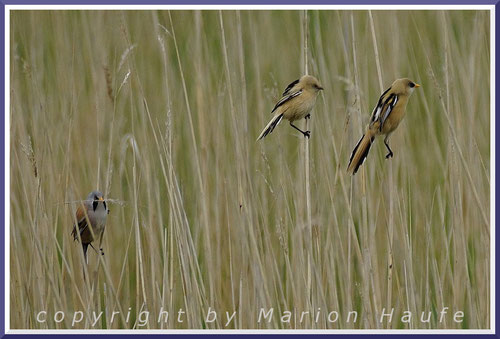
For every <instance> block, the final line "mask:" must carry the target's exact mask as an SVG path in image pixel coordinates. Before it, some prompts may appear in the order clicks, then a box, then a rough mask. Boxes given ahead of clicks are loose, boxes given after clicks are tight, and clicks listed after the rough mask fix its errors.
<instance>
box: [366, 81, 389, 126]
mask: <svg viewBox="0 0 500 339" xmlns="http://www.w3.org/2000/svg"><path fill="white" fill-rule="evenodd" d="M390 90H391V87H389V88H388V89H386V90H385V91H384V93H382V95H381V96H380V98H379V99H378V102H377V106H375V108H374V109H373V112H372V118H371V120H370V122H371V123H373V122H375V121H377V120H379V119H380V113H381V112H382V108H383V106H384V103H385V101H386V96H387V93H388V92H389V91H390Z"/></svg>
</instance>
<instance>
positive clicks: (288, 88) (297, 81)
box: [282, 79, 299, 97]
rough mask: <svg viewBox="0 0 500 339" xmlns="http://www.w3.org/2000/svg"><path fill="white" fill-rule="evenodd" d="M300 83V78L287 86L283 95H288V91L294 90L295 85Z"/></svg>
mask: <svg viewBox="0 0 500 339" xmlns="http://www.w3.org/2000/svg"><path fill="white" fill-rule="evenodd" d="M298 83H299V79H297V80H295V81H294V82H292V83H291V84H290V85H288V86H287V88H285V91H284V92H283V94H282V96H283V97H284V96H286V95H288V93H289V92H290V91H291V90H292V88H293V86H295V85H297V84H298Z"/></svg>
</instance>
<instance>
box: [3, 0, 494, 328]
mask: <svg viewBox="0 0 500 339" xmlns="http://www.w3.org/2000/svg"><path fill="white" fill-rule="evenodd" d="M499 2H500V1H484V0H481V1H477V2H473V3H471V2H470V0H469V1H464V0H440V1H430V0H423V1H414V0H413V1H396V0H384V1H379V2H375V1H370V0H356V1H352V2H349V1H333V0H313V1H311V2H308V3H305V1H304V0H289V1H286V0H272V1H264V0H253V1H250V0H242V1H234V0H233V1H231V0H218V1H210V2H208V1H202V0H189V1H181V0H173V1H172V0H170V1H159V0H147V1H145V2H143V3H139V2H138V0H122V1H118V0H106V1H97V0H90V1H82V0H75V1H63V0H49V1H45V2H43V3H42V2H41V1H36V0H27V1H26V0H25V1H14V0H11V1H2V0H0V17H1V18H0V21H1V23H2V25H1V28H0V29H1V33H2V34H1V47H0V51H1V52H0V55H1V60H2V66H5V31H4V26H5V22H4V19H5V5H119V4H121V5H124V4H125V5H134V4H135V5H229V4H231V5H391V4H392V5H396V4H397V5H466V4H467V5H495V20H496V23H497V26H498V22H500V20H499V19H500V5H499ZM496 31H498V29H496ZM499 45H500V34H496V35H495V48H496V47H497V46H499ZM495 63H496V60H495ZM0 76H1V78H2V79H4V80H5V68H4V67H1V69H0ZM499 76H500V68H498V67H497V68H496V72H495V79H493V81H495V84H496V87H495V95H496V96H499V95H500V86H499V84H498V81H497V80H496V79H497V78H498V77H499ZM0 88H1V89H2V95H1V99H0V102H1V104H2V107H5V82H2V83H1V85H0ZM497 112H499V108H498V106H497V107H496V112H495V114H496V113H497ZM4 114H9V112H5V111H4ZM496 116H497V117H498V116H499V115H498V114H496ZM4 117H5V116H4ZM499 120H500V119H498V118H497V119H496V125H495V130H497V128H496V127H497V125H498V124H499V122H498V121H499ZM0 126H1V128H2V138H1V141H0V144H1V147H0V154H1V156H2V164H3V166H2V169H1V173H2V174H3V176H2V177H3V178H5V136H4V135H3V133H4V131H5V118H4V119H2V121H1V122H0ZM497 185H499V184H498V181H497V184H496V186H497ZM496 186H495V187H494V189H495V190H496V188H497V187H496ZM0 188H1V189H2V192H5V181H4V180H1V182H0ZM1 202H2V206H1V209H0V215H1V217H2V221H3V220H4V219H5V212H6V211H5V196H2V198H1ZM493 226H494V225H493ZM5 227H8V225H4V229H3V232H0V243H2V244H4V243H5V233H4V232H5ZM498 237H500V236H499V235H498V232H497V234H496V239H495V240H498ZM495 257H496V256H495ZM0 260H1V265H2V270H1V272H0V288H1V291H0V305H4V304H5V295H4V292H5V269H6V267H5V248H4V249H3V250H0ZM495 299H496V300H495V304H499V303H500V296H499V294H498V293H496V298H495ZM491 306H492V307H495V305H491ZM4 311H5V309H4V308H3V307H0V317H2V318H3V317H4ZM498 319H499V316H498V313H496V319H495V321H496V324H498V323H499V322H498ZM460 333H464V334H458V333H457V334H446V335H436V334H432V335H426V334H412V335H411V336H412V337H413V338H424V337H429V338H454V337H456V336H457V335H459V336H460V338H469V337H472V335H470V334H466V333H467V332H466V331H465V332H460ZM290 334H292V333H287V334H264V335H263V336H264V337H271V336H272V337H274V338H275V337H285V336H289V335H290ZM84 335H88V334H63V335H58V337H63V338H64V337H70V336H71V337H75V336H76V337H83V336H84ZM111 335H112V336H118V335H116V334H111ZM123 335H127V336H138V337H144V338H164V336H165V334H162V335H158V334H153V335H149V334H123ZM167 335H169V336H173V337H182V338H189V337H195V336H196V337H199V336H202V335H203V336H208V337H211V338H215V337H218V336H220V335H219V334H213V333H212V334H182V335H180V334H167ZM242 335H243V334H242ZM257 335H258V334H244V336H245V337H247V338H255V337H256V336H257ZM295 335H297V336H299V337H305V336H309V335H310V334H295ZM295 335H294V336H295ZM318 335H322V336H326V335H328V336H333V335H332V334H318ZM367 335H370V336H376V337H381V336H384V337H385V336H386V334H363V333H362V332H360V333H359V334H352V335H351V334H349V335H347V334H343V335H340V337H348V338H357V337H366V336H367ZM5 336H7V335H5V323H4V322H3V321H0V338H3V337H5ZM53 336H54V335H48V334H42V335H37V338H53ZM92 336H93V337H95V338H104V337H107V336H109V335H107V334H95V335H92ZM120 336H121V335H120ZM239 336H240V335H237V334H226V335H224V337H225V338H237V337H239ZM258 336H261V335H258ZM337 336H339V335H337ZM406 336H407V335H404V334H397V335H391V338H403V337H406ZM485 336H486V337H494V338H500V336H498V335H497V334H493V335H482V337H485ZM9 337H13V338H27V337H28V335H15V336H14V335H9Z"/></svg>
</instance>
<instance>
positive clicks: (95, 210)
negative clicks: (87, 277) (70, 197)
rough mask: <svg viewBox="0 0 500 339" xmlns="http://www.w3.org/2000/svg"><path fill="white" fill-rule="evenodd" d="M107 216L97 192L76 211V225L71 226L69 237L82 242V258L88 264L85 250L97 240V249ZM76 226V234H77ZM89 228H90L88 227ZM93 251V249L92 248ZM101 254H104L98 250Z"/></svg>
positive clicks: (100, 196) (90, 194)
mask: <svg viewBox="0 0 500 339" xmlns="http://www.w3.org/2000/svg"><path fill="white" fill-rule="evenodd" d="M108 214H109V210H108V207H107V205H106V200H104V196H103V194H102V193H101V192H99V191H92V192H90V193H89V195H88V196H87V199H86V200H84V201H83V202H82V203H81V205H80V206H78V209H77V210H76V224H73V231H72V232H71V235H72V236H73V240H78V239H80V240H81V242H82V248H83V256H84V258H85V262H86V263H87V264H88V258H87V249H88V247H89V245H90V247H92V248H94V246H92V242H93V241H94V240H95V239H97V238H99V247H100V245H101V242H102V235H103V234H104V227H105V226H106V218H107V216H108ZM77 226H78V232H77ZM89 226H90V227H89ZM94 250H95V248H94ZM100 250H101V254H104V253H103V251H102V248H100Z"/></svg>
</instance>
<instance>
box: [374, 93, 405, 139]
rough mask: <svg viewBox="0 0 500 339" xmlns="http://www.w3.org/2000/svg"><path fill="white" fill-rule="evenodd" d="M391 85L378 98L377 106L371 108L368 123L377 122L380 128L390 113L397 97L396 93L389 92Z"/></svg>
mask: <svg viewBox="0 0 500 339" xmlns="http://www.w3.org/2000/svg"><path fill="white" fill-rule="evenodd" d="M390 90H391V87H389V88H388V89H386V90H385V92H384V93H382V95H381V96H380V98H379V99H378V103H377V106H375V108H374V109H373V113H372V118H371V120H370V125H373V124H375V123H376V122H378V123H379V126H378V127H379V129H380V130H382V127H383V125H384V122H385V121H386V120H387V118H388V117H389V114H391V112H392V110H393V109H394V106H396V104H397V102H398V100H399V98H398V96H397V95H396V94H394V93H391V92H390Z"/></svg>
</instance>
